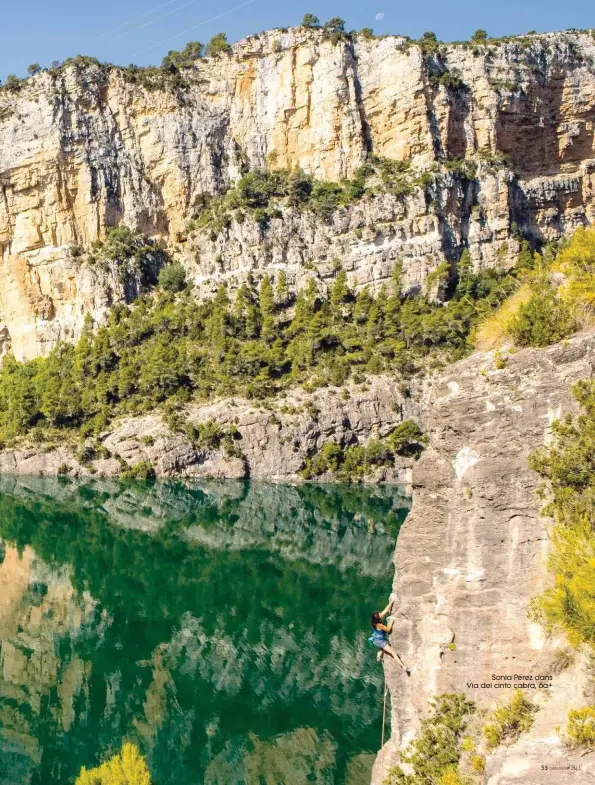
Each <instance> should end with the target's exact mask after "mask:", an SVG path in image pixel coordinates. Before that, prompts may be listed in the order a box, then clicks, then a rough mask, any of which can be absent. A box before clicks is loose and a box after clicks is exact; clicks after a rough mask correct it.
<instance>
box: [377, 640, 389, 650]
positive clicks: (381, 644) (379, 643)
mask: <svg viewBox="0 0 595 785" xmlns="http://www.w3.org/2000/svg"><path fill="white" fill-rule="evenodd" d="M387 645H388V641H387V640H384V641H383V640H379V639H378V640H374V646H376V648H378V649H384V647H385V646H387Z"/></svg>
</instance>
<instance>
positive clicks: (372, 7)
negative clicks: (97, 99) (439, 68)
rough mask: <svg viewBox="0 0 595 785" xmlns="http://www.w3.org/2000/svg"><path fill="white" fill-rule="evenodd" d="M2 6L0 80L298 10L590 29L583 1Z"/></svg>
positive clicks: (415, 21)
mask: <svg viewBox="0 0 595 785" xmlns="http://www.w3.org/2000/svg"><path fill="white" fill-rule="evenodd" d="M3 6H4V8H3V9H2V47H1V48H0V79H2V80H4V79H5V78H6V76H7V74H9V73H15V74H17V75H18V76H22V75H24V73H25V71H26V68H27V65H29V64H30V63H34V62H38V63H40V64H41V65H43V66H45V65H49V63H51V61H52V60H63V59H65V58H66V57H69V56H72V55H75V54H88V55H93V56H95V57H98V58H99V59H100V60H105V61H109V62H113V63H118V64H121V65H127V64H128V63H131V62H134V63H137V64H139V65H147V64H151V63H159V62H160V61H161V58H162V57H163V55H164V54H165V53H166V52H167V51H168V50H169V49H172V48H173V49H179V48H182V47H183V45H184V44H185V42H186V41H187V40H199V41H203V42H206V41H207V40H208V39H209V38H210V37H211V36H212V35H214V34H215V33H217V32H219V31H220V30H223V31H225V32H226V33H227V35H228V38H229V40H230V41H234V40H237V39H238V38H242V37H244V36H245V35H248V34H249V33H255V32H259V31H261V30H265V29H267V28H269V27H281V26H289V25H293V24H298V23H299V22H300V20H301V18H302V16H303V14H304V13H305V12H307V11H309V12H311V13H314V14H315V15H316V16H318V17H320V19H321V20H325V19H328V18H330V17H331V16H341V17H343V18H344V19H345V20H346V23H347V28H348V29H360V28H362V27H372V28H373V29H374V31H375V32H377V33H403V34H405V35H409V36H412V37H419V36H420V35H421V34H422V33H423V32H424V31H425V30H433V31H434V32H436V34H437V35H438V37H439V38H440V39H442V40H445V41H448V40H456V39H463V38H468V37H469V36H470V35H471V33H472V32H473V31H474V30H476V29H477V28H478V27H482V28H485V29H486V30H487V31H488V33H489V34H490V35H494V36H498V35H505V34H513V33H523V32H527V31H528V30H531V29H534V30H538V31H540V32H542V31H549V30H558V29H564V28H570V27H577V28H586V27H595V7H594V4H593V2H592V0H566V2H560V0H540V2H537V0H498V1H497V2H496V0H494V2H490V3H488V2H485V0H484V2H481V0H423V2H411V0H407V1H406V0H373V2H370V0H363V2H362V0H358V1H357V2H356V0H343V1H342V2H338V0H315V2H312V1H311V0H304V2H303V4H302V3H295V2H292V3H288V2H283V0H219V1H218V2H217V3H212V2H208V0H93V1H92V2H90V1H89V0H26V1H25V2H23V1H22V0H21V2H16V0H5V2H4V3H3ZM377 15H378V16H380V15H383V16H382V18H380V19H376V16H377ZM214 17H219V18H214ZM192 28H194V29H192Z"/></svg>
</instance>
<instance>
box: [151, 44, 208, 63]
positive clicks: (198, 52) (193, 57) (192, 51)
mask: <svg viewBox="0 0 595 785" xmlns="http://www.w3.org/2000/svg"><path fill="white" fill-rule="evenodd" d="M203 53H204V46H203V45H202V44H201V43H200V42H199V41H188V43H187V44H186V46H185V47H184V48H183V49H182V51H181V52H178V51H176V50H174V49H171V50H170V51H169V52H168V53H167V54H166V55H165V57H164V58H163V60H162V61H161V67H162V68H165V69H169V68H174V69H178V68H189V67H190V66H192V65H194V63H195V62H196V61H197V60H198V59H199V58H201V57H202V56H203Z"/></svg>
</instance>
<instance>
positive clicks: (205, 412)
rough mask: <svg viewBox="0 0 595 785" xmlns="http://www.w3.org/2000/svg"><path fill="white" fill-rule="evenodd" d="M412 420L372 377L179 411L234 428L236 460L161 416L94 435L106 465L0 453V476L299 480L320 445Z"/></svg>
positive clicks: (53, 453)
mask: <svg viewBox="0 0 595 785" xmlns="http://www.w3.org/2000/svg"><path fill="white" fill-rule="evenodd" d="M419 417H420V410H419V406H418V405H417V404H416V403H415V402H414V401H413V400H412V399H411V398H405V397H404V396H403V395H401V394H400V393H399V392H398V391H396V390H395V382H394V380H393V379H390V378H389V377H384V376H377V377H372V378H371V379H370V381H369V382H368V383H367V384H365V385H363V388H362V386H359V385H350V386H349V387H346V388H344V389H340V388H325V389H322V390H319V391H317V393H316V395H315V396H312V395H310V394H307V393H305V392H304V391H303V390H295V391H293V392H291V393H289V394H288V395H287V396H284V397H281V398H278V399H275V401H274V402H272V403H270V408H265V407H264V406H260V407H259V406H258V405H257V404H255V403H252V402H250V401H247V400H244V399H241V398H237V399H222V400H219V401H216V402H214V403H212V404H206V405H203V406H198V405H193V406H189V407H188V408H187V409H186V411H185V418H186V421H187V422H188V423H191V424H194V425H200V424H204V423H206V422H209V421H213V420H214V421H215V422H216V423H218V425H219V426H221V427H223V428H224V429H229V428H230V427H231V426H234V427H235V428H236V429H237V437H238V438H237V441H236V445H237V450H236V451H235V452H237V453H238V454H237V455H228V454H227V453H226V451H225V449H224V447H223V446H221V447H220V448H217V449H215V448H210V449H209V448H200V447H197V446H195V445H193V443H192V441H191V440H190V439H189V438H188V436H187V435H185V434H184V433H178V432H173V431H172V430H171V429H170V427H168V425H167V424H166V423H165V422H164V420H163V418H162V416H161V415H160V414H149V415H145V416H142V417H130V418H128V419H125V420H121V421H119V422H116V423H115V424H114V426H113V429H112V430H111V431H108V432H106V433H104V434H101V436H100V439H99V441H100V442H101V444H102V445H103V447H104V448H106V449H107V451H108V452H109V453H110V454H111V457H97V458H93V459H91V460H89V461H83V462H81V460H80V458H77V457H76V454H77V449H78V448H77V446H76V445H72V446H69V445H63V446H60V447H54V448H48V447H43V446H42V447H40V446H39V445H37V446H31V447H29V448H22V449H19V450H5V451H2V452H0V475H2V474H21V475H27V474H32V475H37V474H45V475H48V476H51V475H57V474H60V473H66V474H69V475H70V476H82V477H88V476H91V475H94V474H99V475H100V476H105V477H117V476H118V475H119V474H120V472H121V471H122V463H121V462H122V461H124V462H125V463H126V464H128V466H131V467H133V466H134V465H135V464H138V463H140V462H142V461H147V462H149V463H150V464H151V465H152V466H153V467H154V469H155V472H156V474H157V475H158V476H159V477H173V476H185V477H211V478H222V477H226V478H240V477H251V478H253V479H264V480H270V479H277V480H278V479H299V477H298V472H299V471H300V470H301V469H302V468H304V465H305V461H306V458H307V457H309V456H311V455H313V454H314V453H315V452H317V451H318V450H320V449H321V447H322V446H323V445H324V444H325V443H326V442H335V443H336V444H339V445H341V446H342V447H346V446H349V445H350V444H361V443H365V442H367V441H368V439H370V438H379V437H380V438H382V437H384V436H387V435H388V434H389V433H390V432H391V430H393V429H394V428H395V427H396V426H397V425H398V424H399V423H400V422H402V421H403V420H407V419H409V418H414V419H416V420H417V419H419ZM91 445H92V442H91V441H90V442H89V447H91ZM412 464H413V460H412V459H409V458H402V459H397V462H396V464H395V466H394V468H388V469H381V470H379V472H378V473H377V474H376V475H375V476H374V477H371V478H369V479H371V480H374V481H381V480H386V481H389V482H397V481H398V482H405V483H406V482H408V480H409V477H410V467H411V465H412Z"/></svg>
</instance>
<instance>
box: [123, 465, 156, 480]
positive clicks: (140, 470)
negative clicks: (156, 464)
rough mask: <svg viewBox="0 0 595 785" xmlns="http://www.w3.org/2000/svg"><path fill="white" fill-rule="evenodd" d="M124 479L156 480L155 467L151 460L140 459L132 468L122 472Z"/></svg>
mask: <svg viewBox="0 0 595 785" xmlns="http://www.w3.org/2000/svg"><path fill="white" fill-rule="evenodd" d="M120 478H121V479H122V480H154V479H155V469H154V468H153V466H152V464H151V463H149V461H139V463H136V464H135V465H134V466H133V467H132V468H130V469H125V470H124V471H123V472H121V473H120Z"/></svg>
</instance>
